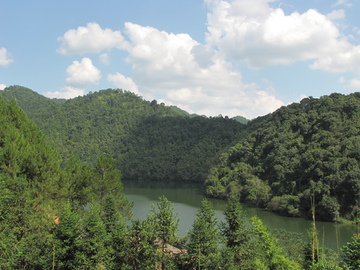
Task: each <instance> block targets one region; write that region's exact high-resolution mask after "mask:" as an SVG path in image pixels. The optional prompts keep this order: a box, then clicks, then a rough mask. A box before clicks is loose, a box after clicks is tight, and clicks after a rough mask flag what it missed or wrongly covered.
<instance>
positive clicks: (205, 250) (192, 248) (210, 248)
mask: <svg viewBox="0 0 360 270" xmlns="http://www.w3.org/2000/svg"><path fill="white" fill-rule="evenodd" d="M188 247H189V250H188V252H189V255H190V260H191V261H192V263H193V265H194V267H195V268H196V269H217V267H219V259H220V250H219V231H218V224H217V219H216V217H215V213H214V210H213V208H212V204H211V202H210V201H209V200H206V199H205V200H203V201H202V204H201V207H200V209H199V210H198V212H197V214H196V219H195V221H194V223H193V227H192V229H191V231H190V232H189V244H188Z"/></svg>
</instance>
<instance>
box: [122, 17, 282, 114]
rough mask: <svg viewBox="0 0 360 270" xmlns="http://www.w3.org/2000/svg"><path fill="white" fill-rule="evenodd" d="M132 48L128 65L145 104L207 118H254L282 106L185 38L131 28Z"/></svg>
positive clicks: (213, 53) (211, 51)
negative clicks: (152, 100)
mask: <svg viewBox="0 0 360 270" xmlns="http://www.w3.org/2000/svg"><path fill="white" fill-rule="evenodd" d="M125 32H126V33H127V35H128V37H129V40H130V46H129V48H128V52H129V56H128V58H127V61H128V62H129V63H130V64H131V66H132V69H133V80H134V81H135V82H136V84H137V85H138V87H139V89H141V91H142V93H144V96H145V98H152V97H157V98H158V99H160V100H163V101H165V102H166V103H170V104H174V105H177V106H180V107H182V108H187V109H188V108H190V109H191V111H192V112H196V113H199V114H205V115H218V114H223V115H229V116H234V115H239V114H240V115H243V116H245V117H248V118H253V117H256V116H258V115H262V114H266V113H269V112H271V111H273V110H275V109H277V108H278V107H279V106H281V105H283V103H282V102H281V101H279V100H278V99H276V98H275V97H274V96H273V95H271V94H269V93H266V92H264V91H261V90H259V89H258V86H257V85H255V84H244V83H243V82H242V76H241V74H240V72H238V71H235V70H234V69H233V67H232V65H231V63H230V62H228V61H226V60H225V59H224V58H223V57H222V55H221V53H219V52H217V51H216V50H214V49H211V48H210V47H208V46H205V45H201V44H199V43H198V42H196V41H195V40H193V39H192V38H191V37H190V36H189V35H187V34H173V33H167V32H165V31H159V30H158V29H155V28H152V27H149V26H147V27H144V26H140V25H137V24H133V23H126V24H125Z"/></svg>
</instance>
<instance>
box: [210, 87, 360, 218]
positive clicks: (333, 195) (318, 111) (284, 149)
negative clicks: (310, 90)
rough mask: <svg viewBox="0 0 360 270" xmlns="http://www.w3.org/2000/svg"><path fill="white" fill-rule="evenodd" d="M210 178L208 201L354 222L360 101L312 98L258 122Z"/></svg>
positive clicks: (359, 191)
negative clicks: (235, 197)
mask: <svg viewBox="0 0 360 270" xmlns="http://www.w3.org/2000/svg"><path fill="white" fill-rule="evenodd" d="M249 129H251V130H252V131H251V132H250V134H249V136H248V137H247V138H246V139H245V140H243V141H241V142H240V143H238V144H236V145H235V146H233V147H232V148H231V149H229V150H228V151H226V152H225V153H224V154H223V155H222V156H221V158H220V159H219V165H218V166H217V167H216V168H214V169H213V170H212V172H211V174H210V176H209V177H208V178H207V181H206V184H207V194H208V195H209V196H213V197H228V196H231V195H232V194H240V195H241V198H242V200H243V201H246V202H249V203H251V204H254V205H258V206H261V207H266V208H267V209H269V210H272V211H275V212H278V213H280V214H283V215H290V216H303V215H310V213H311V208H312V205H313V206H314V208H315V211H316V217H317V218H319V219H322V220H339V218H347V219H350V220H355V219H356V218H357V217H359V206H360V163H359V161H360V155H359V153H360V94H359V93H355V94H351V95H348V96H345V95H341V94H331V95H330V96H324V97H321V98H320V99H315V98H311V97H310V98H306V99H303V100H302V101H301V102H300V103H294V104H291V105H289V106H287V107H282V108H280V109H278V110H277V111H276V112H274V113H273V114H270V115H268V116H266V117H262V118H260V119H257V120H254V121H253V122H252V123H250V125H249Z"/></svg>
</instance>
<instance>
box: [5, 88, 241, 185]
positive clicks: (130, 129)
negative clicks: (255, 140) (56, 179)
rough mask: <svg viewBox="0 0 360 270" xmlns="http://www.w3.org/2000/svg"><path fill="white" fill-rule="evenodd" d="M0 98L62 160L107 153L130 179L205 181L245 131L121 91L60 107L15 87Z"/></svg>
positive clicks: (224, 121) (226, 121) (222, 120)
mask: <svg viewBox="0 0 360 270" xmlns="http://www.w3.org/2000/svg"><path fill="white" fill-rule="evenodd" d="M0 93H1V94H2V95H3V96H4V97H5V98H7V99H8V100H11V99H16V100H17V103H18V104H19V105H20V106H23V108H24V110H25V111H26V112H27V114H28V115H29V117H30V118H32V119H33V120H34V121H35V122H36V123H37V124H38V126H39V127H40V129H41V130H42V131H43V132H44V133H45V134H46V136H47V137H48V139H49V140H50V141H51V142H53V144H54V146H56V147H57V148H58V149H59V151H60V153H61V155H62V157H63V158H64V159H65V160H66V159H67V158H68V157H70V156H72V155H77V156H79V157H80V159H81V160H83V161H88V162H90V163H94V162H95V160H96V159H97V157H99V156H100V155H101V154H103V153H105V154H106V155H109V156H111V157H113V158H114V159H115V160H116V163H117V166H118V168H119V169H120V170H121V171H122V173H123V176H124V178H125V179H132V180H141V181H150V180H151V181H200V182H203V181H204V180H205V178H206V175H207V174H208V172H209V168H210V166H211V165H212V164H213V162H214V160H215V158H216V157H217V155H219V153H220V152H221V151H222V150H223V149H224V148H226V147H228V146H230V145H231V144H232V143H233V142H234V140H237V139H238V138H239V137H240V136H241V135H242V130H244V127H245V125H243V124H241V123H239V122H237V121H235V120H230V119H227V118H223V117H215V118H207V117H203V116H195V115H189V114H187V113H186V112H184V111H182V110H180V109H178V108H176V107H174V106H170V107H168V106H165V105H164V104H158V103H157V102H156V100H153V101H151V102H149V101H145V100H144V99H142V98H141V97H139V96H137V95H135V94H133V93H131V92H128V91H122V90H112V89H108V90H102V91H99V92H96V93H91V94H88V95H86V96H83V97H78V98H74V99H71V100H68V101H66V102H65V103H64V104H59V103H58V102H56V101H54V100H51V99H48V98H45V97H42V99H41V96H40V95H38V94H36V93H35V92H33V91H31V90H30V89H26V88H23V87H19V86H14V87H8V88H6V89H5V90H4V91H1V92H0ZM34 97H36V98H37V99H35V98H34ZM33 101H34V102H35V103H39V104H40V105H34V104H33V105H31V104H30V103H32V102H33Z"/></svg>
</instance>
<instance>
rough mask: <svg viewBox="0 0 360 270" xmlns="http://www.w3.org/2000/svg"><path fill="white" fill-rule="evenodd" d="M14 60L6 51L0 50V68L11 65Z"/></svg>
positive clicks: (4, 49)
mask: <svg viewBox="0 0 360 270" xmlns="http://www.w3.org/2000/svg"><path fill="white" fill-rule="evenodd" d="M13 61H14V60H13V59H12V57H11V55H10V54H9V53H8V51H7V49H6V48H4V47H1V48H0V66H4V67H6V66H7V65H9V64H11V63H12V62H13Z"/></svg>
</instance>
